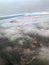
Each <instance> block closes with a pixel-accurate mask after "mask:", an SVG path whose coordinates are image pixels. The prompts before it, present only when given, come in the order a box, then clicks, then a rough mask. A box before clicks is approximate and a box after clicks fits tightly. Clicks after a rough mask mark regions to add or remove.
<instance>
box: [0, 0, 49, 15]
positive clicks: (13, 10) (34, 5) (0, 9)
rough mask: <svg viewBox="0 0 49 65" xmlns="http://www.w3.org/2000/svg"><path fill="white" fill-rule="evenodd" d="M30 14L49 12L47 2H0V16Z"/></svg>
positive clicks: (4, 0) (13, 0)
mask: <svg viewBox="0 0 49 65" xmlns="http://www.w3.org/2000/svg"><path fill="white" fill-rule="evenodd" d="M32 12H49V0H0V16H2V15H11V14H17V13H32Z"/></svg>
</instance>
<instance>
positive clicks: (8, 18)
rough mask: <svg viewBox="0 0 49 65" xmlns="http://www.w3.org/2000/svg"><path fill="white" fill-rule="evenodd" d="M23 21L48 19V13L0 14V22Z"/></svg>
mask: <svg viewBox="0 0 49 65" xmlns="http://www.w3.org/2000/svg"><path fill="white" fill-rule="evenodd" d="M15 20H17V21H20V22H21V21H24V22H26V21H27V22H37V21H38V22H42V21H44V22H45V21H49V14H26V13H25V14H15V15H7V16H0V24H2V23H7V22H10V21H15Z"/></svg>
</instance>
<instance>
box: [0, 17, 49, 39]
mask: <svg viewBox="0 0 49 65" xmlns="http://www.w3.org/2000/svg"><path fill="white" fill-rule="evenodd" d="M30 18H32V16H31V17H30ZM33 18H34V19H35V20H33V19H32V20H31V19H30V21H28V20H27V19H29V17H28V16H27V17H22V18H20V19H18V20H17V21H13V22H8V23H2V24H0V30H1V31H0V37H2V36H3V37H7V38H9V39H10V40H14V39H17V38H20V37H24V36H28V34H32V35H33V34H38V35H40V36H44V37H49V22H48V20H47V18H45V17H43V18H42V17H41V18H40V17H39V18H38V17H37V18H36V17H35V16H34V17H33ZM41 19H42V20H43V21H42V20H41ZM31 21H32V22H31ZM26 34H27V35H26Z"/></svg>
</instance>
